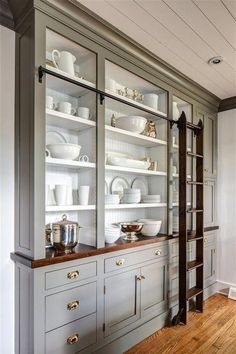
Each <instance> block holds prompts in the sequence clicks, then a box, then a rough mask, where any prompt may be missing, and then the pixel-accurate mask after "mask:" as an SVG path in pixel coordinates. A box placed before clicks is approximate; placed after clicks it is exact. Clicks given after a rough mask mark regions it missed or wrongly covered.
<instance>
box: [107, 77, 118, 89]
mask: <svg viewBox="0 0 236 354" xmlns="http://www.w3.org/2000/svg"><path fill="white" fill-rule="evenodd" d="M106 87H107V89H108V90H109V91H112V92H116V89H117V83H116V81H115V80H113V79H107V81H106Z"/></svg>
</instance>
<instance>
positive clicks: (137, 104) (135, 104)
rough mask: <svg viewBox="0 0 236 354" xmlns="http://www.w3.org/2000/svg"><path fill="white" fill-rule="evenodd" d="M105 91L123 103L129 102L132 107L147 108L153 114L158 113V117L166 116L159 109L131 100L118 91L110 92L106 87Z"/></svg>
mask: <svg viewBox="0 0 236 354" xmlns="http://www.w3.org/2000/svg"><path fill="white" fill-rule="evenodd" d="M105 92H106V93H108V94H109V95H110V97H111V96H113V97H116V98H119V100H120V101H123V102H124V103H126V102H127V103H129V104H132V105H133V106H134V107H136V108H139V109H143V110H148V111H150V113H154V114H157V115H159V116H160V117H165V118H166V117H167V114H166V113H164V112H161V111H158V110H157V109H153V108H151V107H149V106H146V105H145V104H143V103H140V102H137V101H134V100H132V99H131V98H128V97H125V96H121V95H119V94H118V93H115V92H112V91H109V90H107V89H106V91H105Z"/></svg>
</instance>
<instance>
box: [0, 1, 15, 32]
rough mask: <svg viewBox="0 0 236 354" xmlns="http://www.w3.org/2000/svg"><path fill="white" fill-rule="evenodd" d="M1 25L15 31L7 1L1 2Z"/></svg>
mask: <svg viewBox="0 0 236 354" xmlns="http://www.w3.org/2000/svg"><path fill="white" fill-rule="evenodd" d="M0 25H2V26H5V27H8V28H10V29H14V20H13V15H12V12H11V10H10V7H9V4H8V1H7V0H0Z"/></svg>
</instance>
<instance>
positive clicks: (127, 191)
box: [124, 188, 141, 194]
mask: <svg viewBox="0 0 236 354" xmlns="http://www.w3.org/2000/svg"><path fill="white" fill-rule="evenodd" d="M140 193H141V192H140V189H138V188H125V189H124V194H140Z"/></svg>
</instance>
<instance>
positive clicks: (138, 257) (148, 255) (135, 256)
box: [105, 245, 168, 273]
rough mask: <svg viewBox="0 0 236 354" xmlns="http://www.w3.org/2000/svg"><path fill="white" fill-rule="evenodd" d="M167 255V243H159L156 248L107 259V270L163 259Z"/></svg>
mask: <svg viewBox="0 0 236 354" xmlns="http://www.w3.org/2000/svg"><path fill="white" fill-rule="evenodd" d="M167 255H168V246H167V245H164V246H163V245H162V246H161V245H160V246H159V245H157V246H156V247H155V248H154V247H153V248H149V249H146V250H143V251H139V252H133V253H127V254H121V255H119V256H116V257H111V258H107V259H105V272H106V273H107V272H112V271H115V270H119V269H122V268H125V267H129V266H132V265H135V264H138V263H142V262H146V261H149V260H153V259H156V260H157V259H161V258H162V257H165V256H167Z"/></svg>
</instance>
